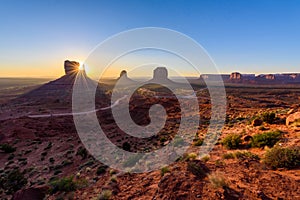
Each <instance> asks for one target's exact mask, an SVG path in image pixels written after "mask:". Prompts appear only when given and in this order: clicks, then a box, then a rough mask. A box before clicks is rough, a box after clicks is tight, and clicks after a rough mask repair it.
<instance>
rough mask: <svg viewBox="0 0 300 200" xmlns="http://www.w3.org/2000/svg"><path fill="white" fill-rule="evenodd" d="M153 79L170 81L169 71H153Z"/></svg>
mask: <svg viewBox="0 0 300 200" xmlns="http://www.w3.org/2000/svg"><path fill="white" fill-rule="evenodd" d="M153 79H154V80H160V81H165V80H168V70H167V68H165V67H157V68H156V69H154V71H153Z"/></svg>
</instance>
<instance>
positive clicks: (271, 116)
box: [261, 112, 276, 124]
mask: <svg viewBox="0 0 300 200" xmlns="http://www.w3.org/2000/svg"><path fill="white" fill-rule="evenodd" d="M261 119H262V120H263V121H264V122H267V123H268V124H273V123H274V121H275V119H276V114H275V113H274V112H264V113H263V114H262V115H261Z"/></svg>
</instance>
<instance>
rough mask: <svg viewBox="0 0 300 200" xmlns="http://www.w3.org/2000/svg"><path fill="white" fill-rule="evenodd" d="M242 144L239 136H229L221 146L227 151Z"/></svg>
mask: <svg viewBox="0 0 300 200" xmlns="http://www.w3.org/2000/svg"><path fill="white" fill-rule="evenodd" d="M241 142H242V139H241V135H239V134H229V135H227V136H226V137H225V138H224V139H223V140H222V141H221V143H222V145H223V146H225V147H226V148H227V149H237V148H238V147H239V146H240V144H241Z"/></svg>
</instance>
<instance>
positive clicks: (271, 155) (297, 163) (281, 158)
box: [264, 146, 300, 169]
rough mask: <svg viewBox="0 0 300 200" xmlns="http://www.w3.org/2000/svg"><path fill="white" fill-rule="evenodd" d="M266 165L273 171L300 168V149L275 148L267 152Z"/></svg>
mask: <svg viewBox="0 0 300 200" xmlns="http://www.w3.org/2000/svg"><path fill="white" fill-rule="evenodd" d="M264 163H265V164H266V165H267V166H269V167H272V168H273V169H276V168H280V167H283V168H288V169H291V168H296V167H300V147H286V148H282V147H278V146H277V147H274V148H272V149H270V150H268V151H267V152H266V154H265V157H264Z"/></svg>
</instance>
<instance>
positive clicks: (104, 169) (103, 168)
mask: <svg viewBox="0 0 300 200" xmlns="http://www.w3.org/2000/svg"><path fill="white" fill-rule="evenodd" d="M106 169H107V166H105V165H103V166H100V167H98V168H97V171H96V174H97V175H101V174H103V173H105V172H106Z"/></svg>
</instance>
